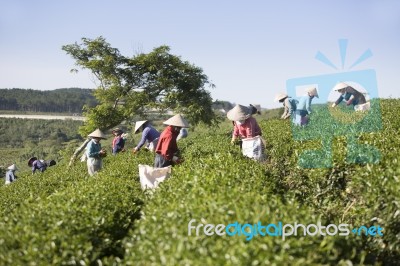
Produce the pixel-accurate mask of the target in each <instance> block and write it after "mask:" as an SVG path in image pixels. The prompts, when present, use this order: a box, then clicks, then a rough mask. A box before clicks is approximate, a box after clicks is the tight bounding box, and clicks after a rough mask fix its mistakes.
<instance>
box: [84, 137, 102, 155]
mask: <svg viewBox="0 0 400 266" xmlns="http://www.w3.org/2000/svg"><path fill="white" fill-rule="evenodd" d="M100 151H101V144H100V142H99V143H96V142H94V140H93V139H92V140H91V141H89V143H88V145H87V147H86V156H87V157H88V158H96V159H100V158H101V156H100Z"/></svg>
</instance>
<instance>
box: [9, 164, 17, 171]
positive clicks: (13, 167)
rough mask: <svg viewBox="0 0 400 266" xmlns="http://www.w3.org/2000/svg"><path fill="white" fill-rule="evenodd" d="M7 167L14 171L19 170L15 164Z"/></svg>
mask: <svg viewBox="0 0 400 266" xmlns="http://www.w3.org/2000/svg"><path fill="white" fill-rule="evenodd" d="M7 169H8V170H13V171H16V170H18V168H17V166H16V165H15V164H12V165H10V166H9V167H8V168H7Z"/></svg>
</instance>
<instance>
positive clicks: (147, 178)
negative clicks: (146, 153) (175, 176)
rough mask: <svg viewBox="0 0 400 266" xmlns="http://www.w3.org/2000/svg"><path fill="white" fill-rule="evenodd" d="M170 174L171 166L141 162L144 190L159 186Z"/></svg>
mask: <svg viewBox="0 0 400 266" xmlns="http://www.w3.org/2000/svg"><path fill="white" fill-rule="evenodd" d="M170 174H171V166H167V167H163V168H155V167H151V166H149V165H144V164H139V177H140V185H141V187H142V189H143V190H145V189H149V188H150V189H153V188H156V187H158V185H159V184H160V183H161V182H163V181H164V180H165V179H167V178H168V177H169V176H170Z"/></svg>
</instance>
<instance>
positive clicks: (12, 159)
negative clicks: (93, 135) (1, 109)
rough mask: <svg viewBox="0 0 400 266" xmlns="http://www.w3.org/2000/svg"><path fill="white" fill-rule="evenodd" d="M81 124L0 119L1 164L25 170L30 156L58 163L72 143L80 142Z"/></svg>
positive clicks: (59, 121) (61, 121)
mask: <svg viewBox="0 0 400 266" xmlns="http://www.w3.org/2000/svg"><path fill="white" fill-rule="evenodd" d="M81 125H82V121H75V120H40V119H32V120H29V119H20V118H0V146H1V147H2V148H1V149H0V151H1V154H2V156H1V157H0V165H3V166H8V165H11V164H12V163H17V165H18V167H19V169H20V170H28V166H27V165H26V162H27V160H28V159H29V158H30V157H32V156H36V157H40V158H41V159H45V160H47V159H54V160H56V161H59V160H60V159H62V157H61V156H60V154H59V151H60V150H63V149H64V148H65V147H66V146H67V145H68V143H69V142H71V141H82V140H83V139H82V138H81V137H80V135H79V134H78V128H79V126H81Z"/></svg>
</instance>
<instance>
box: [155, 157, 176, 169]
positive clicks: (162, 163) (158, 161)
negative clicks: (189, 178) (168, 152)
mask: <svg viewBox="0 0 400 266" xmlns="http://www.w3.org/2000/svg"><path fill="white" fill-rule="evenodd" d="M170 165H172V161H168V160H166V159H165V158H164V156H162V155H161V154H158V153H156V158H154V167H156V168H162V167H167V166H170Z"/></svg>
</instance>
